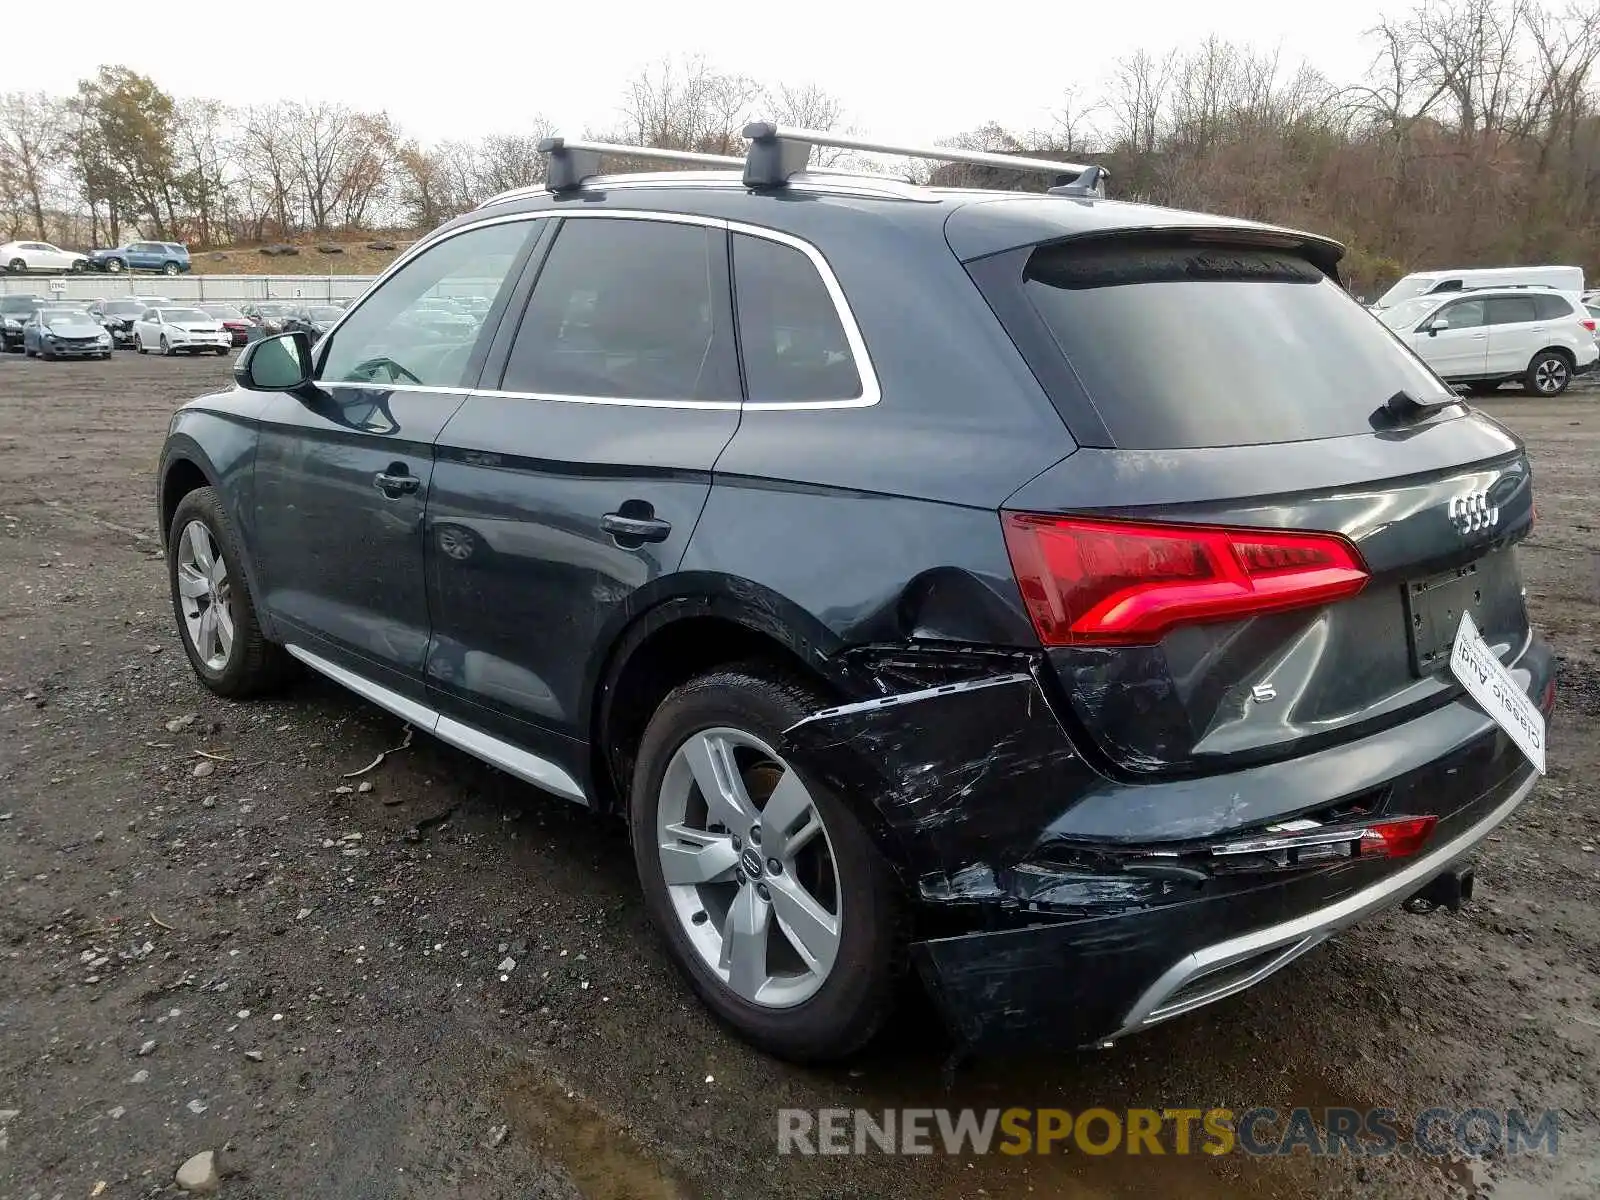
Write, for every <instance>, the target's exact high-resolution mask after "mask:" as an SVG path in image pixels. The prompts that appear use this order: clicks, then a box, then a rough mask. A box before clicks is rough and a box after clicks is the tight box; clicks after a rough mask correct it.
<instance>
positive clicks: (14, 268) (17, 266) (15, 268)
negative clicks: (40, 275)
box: [6, 258, 28, 275]
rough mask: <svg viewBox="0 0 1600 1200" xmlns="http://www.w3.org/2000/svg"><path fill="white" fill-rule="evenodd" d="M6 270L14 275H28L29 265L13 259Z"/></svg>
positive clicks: (18, 259)
mask: <svg viewBox="0 0 1600 1200" xmlns="http://www.w3.org/2000/svg"><path fill="white" fill-rule="evenodd" d="M6 270H7V271H9V272H11V274H13V275H26V274H27V273H28V264H27V263H26V262H25V261H24V260H22V259H20V258H13V259H12V260H11V261H10V262H9V263H8V264H7V265H6Z"/></svg>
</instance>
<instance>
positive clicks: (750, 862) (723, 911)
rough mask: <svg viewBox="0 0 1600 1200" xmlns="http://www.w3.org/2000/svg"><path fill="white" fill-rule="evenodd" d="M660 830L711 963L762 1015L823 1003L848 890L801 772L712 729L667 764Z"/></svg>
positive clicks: (685, 909)
mask: <svg viewBox="0 0 1600 1200" xmlns="http://www.w3.org/2000/svg"><path fill="white" fill-rule="evenodd" d="M656 834H657V838H656V841H657V853H658V855H659V857H660V863H661V874H662V878H663V880H664V881H665V883H666V885H667V894H668V898H669V900H670V902H671V905H672V909H673V911H674V913H675V914H676V915H677V918H678V920H679V922H680V923H681V925H682V928H683V932H684V934H685V935H686V937H687V938H688V941H689V943H690V944H691V945H692V946H693V947H694V948H695V951H696V952H697V953H698V954H699V956H700V958H701V960H702V961H703V963H704V964H705V965H706V967H707V968H709V969H710V971H711V972H712V973H713V974H714V975H715V976H716V977H717V978H718V979H719V980H721V981H722V983H723V984H725V985H726V986H727V987H728V988H729V989H730V990H731V991H733V992H734V993H735V994H736V995H738V996H740V997H741V998H743V999H744V1000H746V1001H748V1002H750V1003H752V1004H756V1005H759V1006H761V1007H763V1008H792V1007H794V1006H795V1005H798V1004H802V1003H804V1002H805V1001H806V1000H808V999H810V998H811V997H812V996H813V995H815V994H816V992H817V990H818V989H819V988H821V987H822V985H823V984H824V983H825V982H826V981H827V979H828V976H829V973H830V972H831V971H832V969H833V964H834V960H835V959H836V958H837V956H838V953H839V939H840V931H841V929H842V924H843V917H844V911H843V899H842V897H843V892H842V889H841V887H840V885H839V872H838V866H837V863H836V860H835V858H834V853H833V844H832V842H831V841H830V840H829V837H828V830H827V827H826V825H825V824H824V822H823V819H822V814H821V812H820V810H819V809H818V808H817V806H816V803H815V801H814V800H813V799H812V797H811V794H810V792H809V791H807V789H806V785H805V783H804V781H803V780H801V778H800V776H799V775H798V774H797V773H796V772H795V771H794V770H793V768H791V767H790V766H789V765H788V764H787V763H785V762H784V761H783V760H782V759H781V758H779V757H778V755H777V754H776V753H775V752H774V751H773V750H772V748H771V747H770V746H768V745H767V744H766V743H765V742H763V741H762V740H761V739H760V738H758V737H756V736H755V735H753V734H750V733H746V732H745V731H743V730H739V729H732V728H727V727H719V728H713V729H705V730H702V731H700V732H699V733H696V734H694V735H693V736H691V737H690V738H689V739H688V740H687V741H686V742H684V744H683V745H682V746H680V747H679V748H678V750H677V752H676V753H675V754H674V755H673V756H672V760H671V762H670V763H669V764H668V766H667V770H666V773H665V775H664V776H663V778H662V781H661V791H660V795H659V798H658V803H657V805H656Z"/></svg>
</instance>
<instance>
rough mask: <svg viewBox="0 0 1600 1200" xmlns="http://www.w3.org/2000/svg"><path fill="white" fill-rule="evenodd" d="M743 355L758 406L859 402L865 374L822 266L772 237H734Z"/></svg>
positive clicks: (747, 382) (751, 396) (747, 383)
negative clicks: (829, 288)
mask: <svg viewBox="0 0 1600 1200" xmlns="http://www.w3.org/2000/svg"><path fill="white" fill-rule="evenodd" d="M733 277H734V294H735V296H736V298H737V301H738V312H739V350H740V353H742V354H743V355H744V372H745V386H746V387H747V389H748V391H749V399H750V401H751V403H753V404H760V403H763V402H765V403H803V402H807V401H825V400H854V399H856V398H857V397H858V396H860V395H861V373H860V372H859V371H858V370H857V369H856V362H855V357H854V355H853V354H852V353H851V350H850V342H849V339H848V338H847V337H846V336H845V330H844V323H843V322H842V321H841V320H840V318H839V310H838V308H837V307H836V306H835V305H834V302H833V297H832V296H830V295H829V294H828V289H827V287H826V285H825V284H824V283H823V282H822V276H821V275H819V274H818V273H817V268H816V266H815V265H814V264H813V263H812V262H811V260H810V259H809V258H808V257H807V256H806V255H805V254H804V253H803V252H802V251H800V250H797V249H795V248H794V247H793V246H785V245H783V244H781V243H779V242H774V241H771V240H770V239H767V238H759V237H752V236H750V235H748V234H742V233H741V234H736V235H734V239H733Z"/></svg>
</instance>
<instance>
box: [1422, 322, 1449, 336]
mask: <svg viewBox="0 0 1600 1200" xmlns="http://www.w3.org/2000/svg"><path fill="white" fill-rule="evenodd" d="M1424 328H1425V331H1426V333H1427V335H1428V336H1429V337H1434V336H1436V335H1437V334H1438V332H1439V330H1441V329H1449V328H1450V318H1449V317H1435V318H1434V319H1433V320H1431V321H1429V322H1428V324H1427V325H1426V326H1425V327H1424Z"/></svg>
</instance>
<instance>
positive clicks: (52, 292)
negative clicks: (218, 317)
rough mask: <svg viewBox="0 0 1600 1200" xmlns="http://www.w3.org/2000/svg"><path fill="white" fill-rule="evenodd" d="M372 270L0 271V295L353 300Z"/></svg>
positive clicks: (226, 300)
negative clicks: (362, 272)
mask: <svg viewBox="0 0 1600 1200" xmlns="http://www.w3.org/2000/svg"><path fill="white" fill-rule="evenodd" d="M376 278H377V276H376V275H128V274H121V275H102V274H100V273H99V272H92V273H90V274H86V275H0V296H9V295H18V294H22V295H37V296H59V297H61V298H62V299H64V300H100V299H105V300H114V299H116V298H117V297H119V296H163V297H165V298H166V299H168V300H187V301H192V302H194V303H200V302H202V301H208V300H209V301H213V302H215V303H219V304H245V303H248V302H250V301H260V300H299V301H301V302H303V303H306V304H319V303H326V302H327V301H329V300H354V299H355V298H356V297H357V296H359V295H361V293H362V292H364V291H366V290H367V285H368V284H370V283H371V282H372V281H373V280H374V279H376Z"/></svg>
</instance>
